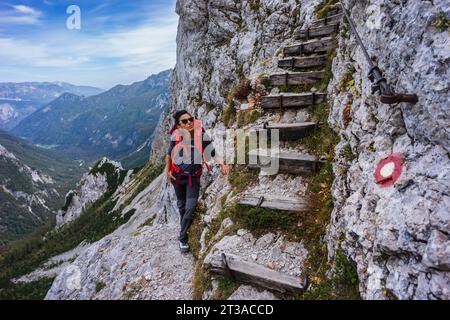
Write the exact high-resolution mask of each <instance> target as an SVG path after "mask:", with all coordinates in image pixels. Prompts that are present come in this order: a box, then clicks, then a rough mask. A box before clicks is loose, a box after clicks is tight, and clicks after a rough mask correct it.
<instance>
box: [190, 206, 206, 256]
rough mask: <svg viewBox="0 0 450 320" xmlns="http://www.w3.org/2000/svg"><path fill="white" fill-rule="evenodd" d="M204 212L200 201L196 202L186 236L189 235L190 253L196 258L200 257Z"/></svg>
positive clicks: (204, 209)
mask: <svg viewBox="0 0 450 320" xmlns="http://www.w3.org/2000/svg"><path fill="white" fill-rule="evenodd" d="M205 213H206V208H205V207H204V206H203V204H202V203H201V202H198V203H197V207H196V208H195V214H194V220H193V221H192V225H191V227H190V228H189V231H188V236H189V247H190V248H191V253H192V255H193V256H194V257H195V258H196V259H199V258H200V249H201V244H200V238H201V235H202V231H203V229H204V228H205V225H204V223H203V222H202V216H203V215H204V214H205Z"/></svg>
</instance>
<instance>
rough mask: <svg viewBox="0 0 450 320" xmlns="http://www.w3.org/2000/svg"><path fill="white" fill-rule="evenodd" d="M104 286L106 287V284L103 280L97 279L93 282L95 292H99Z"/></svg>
mask: <svg viewBox="0 0 450 320" xmlns="http://www.w3.org/2000/svg"><path fill="white" fill-rule="evenodd" d="M105 287H106V284H105V283H104V282H101V281H99V282H97V283H96V284H95V292H96V293H99V292H100V291H102V290H103V288H105Z"/></svg>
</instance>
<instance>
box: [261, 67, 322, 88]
mask: <svg viewBox="0 0 450 320" xmlns="http://www.w3.org/2000/svg"><path fill="white" fill-rule="evenodd" d="M323 75H324V71H310V72H286V73H277V74H272V75H270V83H271V85H273V86H296V85H303V84H314V83H317V82H319V81H320V80H322V78H323Z"/></svg>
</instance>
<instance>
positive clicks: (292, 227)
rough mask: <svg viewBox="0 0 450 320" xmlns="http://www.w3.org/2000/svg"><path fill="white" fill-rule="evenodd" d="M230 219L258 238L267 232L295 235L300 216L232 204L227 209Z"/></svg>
mask: <svg viewBox="0 0 450 320" xmlns="http://www.w3.org/2000/svg"><path fill="white" fill-rule="evenodd" d="M229 210H230V213H231V219H232V220H233V221H238V222H239V224H240V225H241V226H242V227H244V228H245V229H248V230H250V231H251V232H252V234H254V235H255V236H257V237H259V236H261V235H263V234H265V233H267V232H274V231H281V232H284V233H286V234H291V235H294V237H295V234H296V233H297V229H298V223H299V220H300V215H299V214H298V213H295V212H287V211H282V210H274V209H267V208H262V207H259V208H258V207H253V206H248V205H242V204H234V205H232V206H230V208H229Z"/></svg>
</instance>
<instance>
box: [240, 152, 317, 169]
mask: <svg viewBox="0 0 450 320" xmlns="http://www.w3.org/2000/svg"><path fill="white" fill-rule="evenodd" d="M249 156H250V157H254V159H256V163H252V161H251V160H252V159H251V158H250V161H249V164H248V167H249V168H250V169H258V168H260V169H266V170H270V171H272V170H275V166H276V163H277V161H278V172H280V173H292V174H315V173H317V172H318V171H319V170H320V168H321V166H322V165H323V163H324V161H322V160H319V159H317V158H316V157H314V156H311V155H306V154H300V153H297V152H293V151H282V150H281V151H279V152H278V153H274V154H272V153H271V150H257V149H255V150H250V152H249ZM271 165H272V167H273V169H272V167H271Z"/></svg>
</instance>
